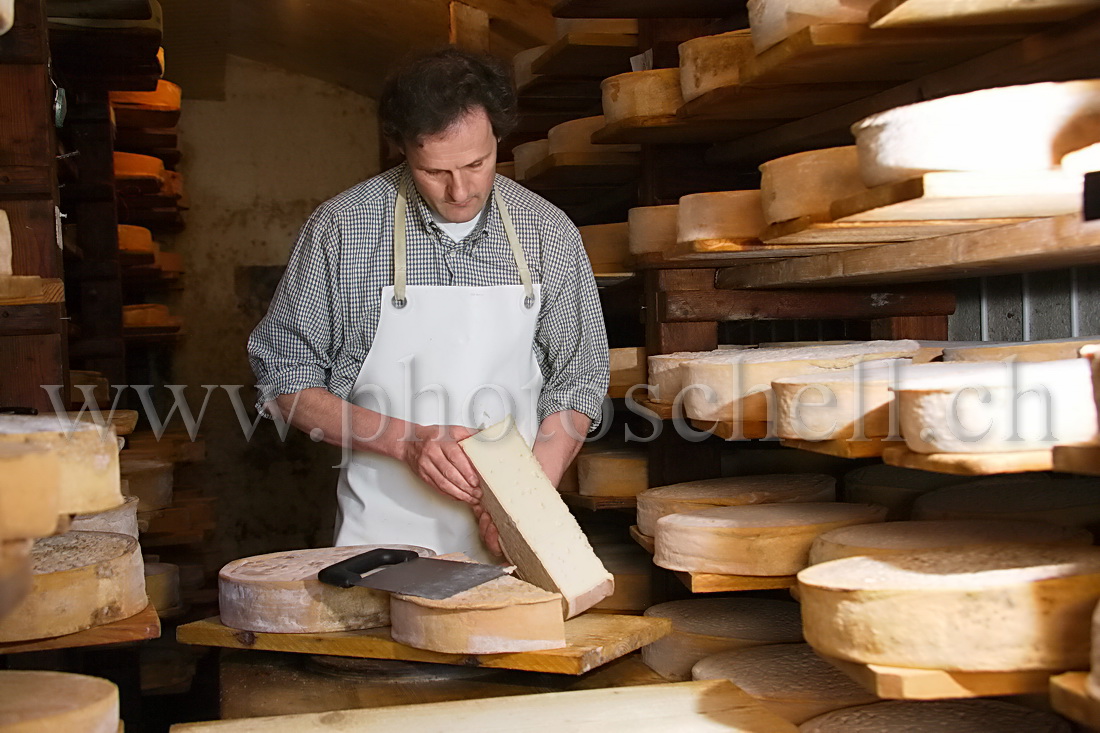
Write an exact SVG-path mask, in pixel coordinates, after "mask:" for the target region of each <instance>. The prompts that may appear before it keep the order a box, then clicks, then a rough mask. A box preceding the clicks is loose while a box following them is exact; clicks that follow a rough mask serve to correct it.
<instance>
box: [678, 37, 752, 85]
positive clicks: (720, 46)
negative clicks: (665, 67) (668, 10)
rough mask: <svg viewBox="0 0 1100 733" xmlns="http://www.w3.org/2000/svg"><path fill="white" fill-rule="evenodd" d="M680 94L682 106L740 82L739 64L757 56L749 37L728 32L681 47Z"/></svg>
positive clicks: (696, 39)
mask: <svg viewBox="0 0 1100 733" xmlns="http://www.w3.org/2000/svg"><path fill="white" fill-rule="evenodd" d="M679 50H680V93H681V95H682V96H683V98H684V101H685V102H690V101H691V100H693V99H696V98H698V97H701V96H703V95H704V94H706V93H707V92H709V91H713V90H714V89H718V88H719V87H727V86H736V85H737V84H739V83H740V82H741V68H742V64H744V63H745V62H747V61H749V60H750V59H752V57H753V56H755V55H756V50H755V49H754V48H753V46H752V33H751V32H750V31H749V30H748V29H745V30H737V31H730V32H729V33H719V34H718V35H714V36H700V37H699V38H692V39H691V40H690V41H685V42H684V43H681V44H680V49H679Z"/></svg>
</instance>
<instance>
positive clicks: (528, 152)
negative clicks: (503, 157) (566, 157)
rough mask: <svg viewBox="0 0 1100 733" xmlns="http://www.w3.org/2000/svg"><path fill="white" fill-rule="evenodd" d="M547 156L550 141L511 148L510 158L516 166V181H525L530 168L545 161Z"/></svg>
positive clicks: (534, 142)
mask: <svg viewBox="0 0 1100 733" xmlns="http://www.w3.org/2000/svg"><path fill="white" fill-rule="evenodd" d="M548 155H550V141H549V140H547V139H545V138H544V139H542V140H532V141H531V142H529V143H523V144H522V145H517V146H516V147H514V148H512V158H513V159H514V161H515V164H516V168H515V171H516V180H517V181H523V180H526V179H527V177H528V175H529V174H530V171H531V168H533V167H534V166H535V165H537V164H538V163H541V162H542V161H543V160H545V159H546V157H547V156H548Z"/></svg>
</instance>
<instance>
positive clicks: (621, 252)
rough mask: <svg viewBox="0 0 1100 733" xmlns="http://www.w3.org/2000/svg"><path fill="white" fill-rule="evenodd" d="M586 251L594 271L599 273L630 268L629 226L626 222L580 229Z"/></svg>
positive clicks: (593, 225)
mask: <svg viewBox="0 0 1100 733" xmlns="http://www.w3.org/2000/svg"><path fill="white" fill-rule="evenodd" d="M578 231H579V232H580V234H581V241H582V242H583V243H584V251H585V253H586V254H587V255H588V261H589V262H590V263H591V264H592V269H593V270H594V271H597V272H620V271H622V270H625V269H628V268H629V264H628V263H629V262H630V235H629V225H628V224H627V223H626V222H625V221H624V222H620V223H615V224H590V225H588V226H583V227H578Z"/></svg>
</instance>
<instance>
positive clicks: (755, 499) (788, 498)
mask: <svg viewBox="0 0 1100 733" xmlns="http://www.w3.org/2000/svg"><path fill="white" fill-rule="evenodd" d="M835 499H836V481H835V480H834V479H833V477H832V476H825V475H823V474H814V473H801V474H799V473H794V474H777V475H767V476H731V477H728V478H712V479H704V480H702V481H688V482H685V483H680V484H671V485H669V486H658V487H655V488H652V489H648V490H646V491H644V492H642V493H641V494H639V495H638V529H639V530H640V531H641V533H642V534H644V535H648V536H650V537H653V536H654V534H655V533H656V531H657V521H658V520H659V519H660V518H661V517H665V516H668V515H669V514H679V513H684V512H694V511H698V510H700V509H711V508H715V507H722V506H743V505H746V504H785V503H792V502H793V503H797V502H829V501H834V500H835Z"/></svg>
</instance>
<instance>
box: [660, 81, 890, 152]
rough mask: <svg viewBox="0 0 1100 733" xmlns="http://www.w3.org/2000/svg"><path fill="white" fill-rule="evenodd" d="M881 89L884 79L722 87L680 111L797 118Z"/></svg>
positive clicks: (709, 116) (712, 116) (716, 116)
mask: <svg viewBox="0 0 1100 733" xmlns="http://www.w3.org/2000/svg"><path fill="white" fill-rule="evenodd" d="M882 88H883V84H882V83H881V82H852V83H849V84H786V85H782V86H763V87H754V86H749V85H747V84H744V85H740V86H729V87H719V88H718V89H713V90H711V91H709V92H706V93H705V94H702V95H701V96H699V97H696V98H695V99H693V100H691V101H690V102H687V103H686V104H684V106H683V107H681V108H680V111H679V113H678V114H679V115H680V116H681V117H682V118H684V119H686V120H718V121H724V120H734V121H740V120H794V119H799V118H802V117H806V116H808V115H813V114H816V113H818V112H823V111H825V110H828V109H832V108H834V107H838V106H840V105H843V104H847V103H849V102H852V101H854V100H857V99H863V98H864V97H868V96H870V95H872V94H874V93H875V92H878V91H881V90H882ZM730 144H731V145H736V144H737V143H730Z"/></svg>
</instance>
